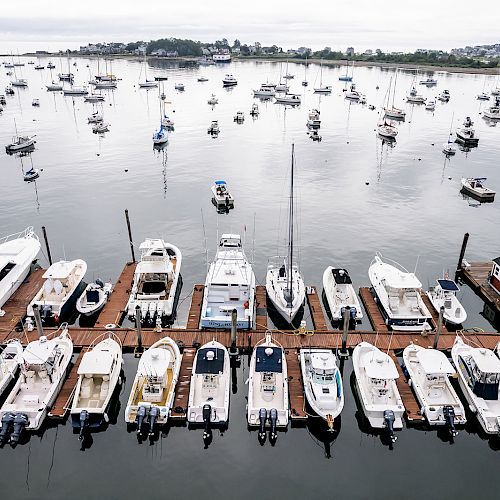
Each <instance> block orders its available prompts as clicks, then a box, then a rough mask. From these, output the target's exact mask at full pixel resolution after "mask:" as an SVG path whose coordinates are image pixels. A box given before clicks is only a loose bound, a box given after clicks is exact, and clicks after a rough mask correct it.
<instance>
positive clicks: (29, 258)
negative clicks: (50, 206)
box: [0, 226, 40, 316]
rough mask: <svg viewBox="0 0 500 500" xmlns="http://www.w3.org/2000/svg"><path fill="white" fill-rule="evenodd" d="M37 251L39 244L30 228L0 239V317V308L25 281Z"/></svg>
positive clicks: (0, 310)
mask: <svg viewBox="0 0 500 500" xmlns="http://www.w3.org/2000/svg"><path fill="white" fill-rule="evenodd" d="M39 251H40V242H39V241H38V236H37V235H36V234H35V232H34V231H33V227H32V226H30V227H27V228H26V229H25V230H24V231H21V232H20V233H16V234H11V235H8V236H4V237H3V238H0V316H3V312H2V306H3V305H4V304H5V303H6V302H7V300H9V299H10V297H11V296H12V295H13V294H14V292H15V291H16V290H17V289H18V288H19V286H20V285H21V283H22V282H23V281H24V280H25V279H26V276H28V274H29V272H30V267H31V263H32V262H33V261H34V260H35V259H36V257H37V255H38V252H39Z"/></svg>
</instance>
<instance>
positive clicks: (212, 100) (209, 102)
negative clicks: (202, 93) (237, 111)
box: [207, 94, 219, 106]
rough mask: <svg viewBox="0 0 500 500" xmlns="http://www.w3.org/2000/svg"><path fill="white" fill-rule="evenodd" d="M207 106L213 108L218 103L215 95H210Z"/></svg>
mask: <svg viewBox="0 0 500 500" xmlns="http://www.w3.org/2000/svg"><path fill="white" fill-rule="evenodd" d="M207 102H208V104H210V105H211V106H214V105H215V104H217V103H218V102H219V99H217V97H215V94H212V95H211V96H210V99H209V100H208V101H207Z"/></svg>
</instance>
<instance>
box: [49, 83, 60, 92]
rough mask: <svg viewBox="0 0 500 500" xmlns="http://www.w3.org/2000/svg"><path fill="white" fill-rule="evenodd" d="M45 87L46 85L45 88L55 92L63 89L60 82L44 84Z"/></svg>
mask: <svg viewBox="0 0 500 500" xmlns="http://www.w3.org/2000/svg"><path fill="white" fill-rule="evenodd" d="M45 87H47V90H49V91H51V92H57V91H59V90H62V89H63V86H62V85H61V84H60V83H55V82H52V83H51V84H49V85H45Z"/></svg>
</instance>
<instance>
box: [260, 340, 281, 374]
mask: <svg viewBox="0 0 500 500" xmlns="http://www.w3.org/2000/svg"><path fill="white" fill-rule="evenodd" d="M281 357H282V351H281V348H280V347H265V346H260V347H257V352H256V359H255V371H256V372H274V373H281V372H282V371H283V363H282V359H281Z"/></svg>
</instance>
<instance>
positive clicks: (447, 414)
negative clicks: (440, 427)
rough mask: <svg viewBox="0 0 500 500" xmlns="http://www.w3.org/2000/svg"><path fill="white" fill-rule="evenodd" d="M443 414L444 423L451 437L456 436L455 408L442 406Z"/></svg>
mask: <svg viewBox="0 0 500 500" xmlns="http://www.w3.org/2000/svg"><path fill="white" fill-rule="evenodd" d="M443 416H444V421H445V422H446V425H447V426H448V427H449V429H450V434H451V435H452V436H453V437H456V436H458V431H457V430H456V429H455V410H454V409H453V406H449V405H446V406H443Z"/></svg>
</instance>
